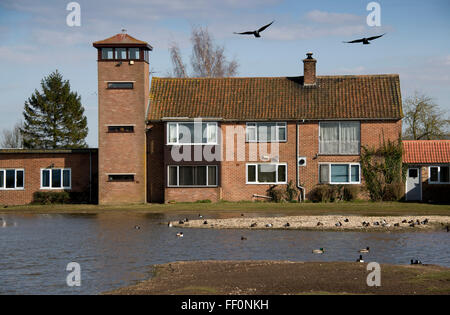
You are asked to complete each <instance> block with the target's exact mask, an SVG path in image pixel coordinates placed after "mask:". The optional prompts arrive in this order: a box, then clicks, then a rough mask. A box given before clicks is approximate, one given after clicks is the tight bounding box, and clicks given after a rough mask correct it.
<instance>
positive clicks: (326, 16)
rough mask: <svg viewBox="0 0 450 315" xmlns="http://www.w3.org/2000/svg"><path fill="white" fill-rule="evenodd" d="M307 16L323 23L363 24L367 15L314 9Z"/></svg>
mask: <svg viewBox="0 0 450 315" xmlns="http://www.w3.org/2000/svg"><path fill="white" fill-rule="evenodd" d="M306 18H307V19H308V20H310V21H312V22H316V23H323V24H348V23H352V24H362V23H364V22H365V17H362V16H358V15H354V14H348V13H333V12H325V11H319V10H313V11H310V12H308V13H307V14H306Z"/></svg>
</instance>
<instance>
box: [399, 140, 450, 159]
mask: <svg viewBox="0 0 450 315" xmlns="http://www.w3.org/2000/svg"><path fill="white" fill-rule="evenodd" d="M403 163H409V164H414V163H417V164H433V163H450V140H403Z"/></svg>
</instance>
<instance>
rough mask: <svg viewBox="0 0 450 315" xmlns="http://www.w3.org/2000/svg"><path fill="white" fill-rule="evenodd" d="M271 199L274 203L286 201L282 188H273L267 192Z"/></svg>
mask: <svg viewBox="0 0 450 315" xmlns="http://www.w3.org/2000/svg"><path fill="white" fill-rule="evenodd" d="M267 193H268V195H269V197H271V198H272V201H273V202H281V201H283V200H284V191H283V190H282V189H281V188H277V187H275V186H272V187H270V188H269V190H268V191H267Z"/></svg>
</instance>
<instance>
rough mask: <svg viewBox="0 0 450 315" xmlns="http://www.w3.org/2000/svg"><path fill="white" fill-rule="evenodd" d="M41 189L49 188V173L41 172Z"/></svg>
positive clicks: (46, 171) (47, 171)
mask: <svg viewBox="0 0 450 315" xmlns="http://www.w3.org/2000/svg"><path fill="white" fill-rule="evenodd" d="M42 187H50V171H49V170H43V171H42Z"/></svg>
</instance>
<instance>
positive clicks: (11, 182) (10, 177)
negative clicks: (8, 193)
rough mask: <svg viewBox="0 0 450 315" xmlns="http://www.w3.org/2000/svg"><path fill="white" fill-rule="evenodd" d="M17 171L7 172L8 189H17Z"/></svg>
mask: <svg viewBox="0 0 450 315" xmlns="http://www.w3.org/2000/svg"><path fill="white" fill-rule="evenodd" d="M15 184H16V171H15V170H6V188H16V187H15Z"/></svg>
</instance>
